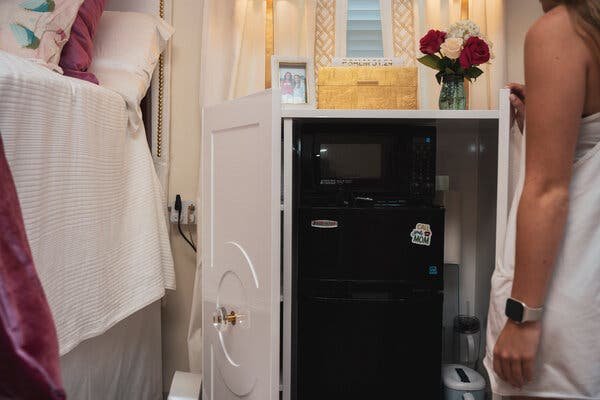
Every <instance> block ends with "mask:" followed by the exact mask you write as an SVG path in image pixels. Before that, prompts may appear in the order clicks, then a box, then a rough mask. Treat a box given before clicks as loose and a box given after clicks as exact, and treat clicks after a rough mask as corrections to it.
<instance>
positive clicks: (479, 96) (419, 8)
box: [414, 0, 506, 109]
mask: <svg viewBox="0 0 600 400" xmlns="http://www.w3.org/2000/svg"><path fill="white" fill-rule="evenodd" d="M414 1H415V32H416V35H415V39H416V41H417V43H415V45H416V46H417V49H418V46H419V43H418V41H419V39H420V38H421V37H423V35H425V33H427V31H428V30H429V29H439V30H445V29H447V28H448V26H449V25H450V24H452V23H454V22H456V21H459V20H460V19H461V18H460V16H461V15H460V11H461V1H460V0H414ZM469 19H471V20H472V21H473V22H475V23H477V24H478V25H479V27H480V28H481V30H482V32H483V33H484V34H486V35H487V37H488V39H489V40H491V41H492V42H493V44H494V47H493V52H494V55H495V58H494V59H493V60H492V63H491V64H489V65H484V66H482V69H483V70H484V72H485V73H484V75H482V76H481V77H479V78H478V79H477V82H475V83H474V84H471V85H470V90H469V108H470V109H490V108H497V107H498V90H499V89H501V88H503V87H504V85H505V84H506V46H505V35H504V4H503V1H502V0H470V1H469ZM417 54H419V53H417ZM434 75H435V72H434V71H433V70H432V69H430V68H427V67H425V66H422V65H420V66H419V98H420V107H421V108H425V109H428V108H429V109H436V108H438V104H437V103H438V97H439V92H440V87H439V85H438V84H437V82H436V80H435V77H434Z"/></svg>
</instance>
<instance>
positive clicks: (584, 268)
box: [485, 0, 600, 399]
mask: <svg viewBox="0 0 600 400" xmlns="http://www.w3.org/2000/svg"><path fill="white" fill-rule="evenodd" d="M542 5H543V7H544V11H545V12H546V14H545V15H544V16H543V17H542V18H540V20H539V21H537V22H536V24H535V25H534V26H533V27H532V28H531V29H530V30H529V32H528V34H527V38H526V40H525V76H526V81H527V101H526V102H527V115H526V128H527V132H526V155H525V169H524V172H522V174H521V180H520V184H519V190H518V191H517V193H516V195H515V198H516V200H517V201H515V202H514V204H513V207H512V209H511V212H510V215H509V221H508V228H507V236H506V242H505V248H504V250H503V253H502V254H503V255H502V256H501V257H500V259H499V260H498V265H497V267H496V270H495V271H494V275H493V278H492V293H491V301H490V312H489V319H488V341H487V343H488V349H487V354H486V359H485V365H486V368H487V369H488V371H489V373H490V379H491V382H492V387H493V391H494V392H495V393H497V394H500V395H503V396H511V398H512V399H521V398H528V399H531V398H534V399H535V398H546V399H547V398H551V399H600V0H562V1H560V0H554V1H551V0H542ZM523 94H524V93H523ZM512 101H513V102H514V103H519V99H518V98H517V97H516V96H514V95H513V97H512Z"/></svg>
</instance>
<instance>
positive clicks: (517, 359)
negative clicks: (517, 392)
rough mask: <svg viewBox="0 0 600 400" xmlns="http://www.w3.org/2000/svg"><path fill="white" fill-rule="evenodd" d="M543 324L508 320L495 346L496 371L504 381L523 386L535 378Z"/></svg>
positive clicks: (519, 386) (515, 385)
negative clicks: (518, 322)
mask: <svg viewBox="0 0 600 400" xmlns="http://www.w3.org/2000/svg"><path fill="white" fill-rule="evenodd" d="M541 333H542V325H541V322H540V321H536V322H525V323H523V324H517V323H516V322H514V321H511V320H508V321H507V322H506V325H504V329H503V330H502V332H501V333H500V336H499V337H498V341H497V342H496V347H494V371H495V372H496V374H497V375H498V376H499V377H500V378H501V379H502V380H504V381H506V382H509V383H510V384H511V385H513V386H514V387H518V388H521V387H523V385H525V384H526V383H529V382H531V380H532V379H533V370H534V368H535V359H536V356H537V351H538V346H539V344H540V335H541Z"/></svg>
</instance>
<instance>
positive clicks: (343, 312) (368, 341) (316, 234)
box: [292, 205, 444, 400]
mask: <svg viewBox="0 0 600 400" xmlns="http://www.w3.org/2000/svg"><path fill="white" fill-rule="evenodd" d="M297 229H298V231H297V232H298V237H297V265H296V268H295V277H294V292H295V295H294V300H295V307H294V309H295V314H296V318H294V323H293V332H294V334H293V338H292V347H293V359H294V360H295V362H294V363H293V376H294V379H293V382H292V388H293V390H292V392H293V393H294V394H295V396H293V398H295V399H296V400H320V399H323V400H334V399H340V400H341V399H344V400H353V399H357V400H358V399H360V400H364V399H399V398H402V397H400V396H401V393H402V391H403V389H402V388H407V387H411V388H419V397H418V398H421V399H437V398H439V397H440V392H441V391H440V370H441V343H442V301H443V293H442V289H443V268H442V267H443V251H444V241H443V234H444V210H443V209H442V208H438V207H434V206H426V205H415V206H408V205H405V206H401V207H366V208H353V207H341V208H335V207H322V208H319V207H300V209H299V210H298V218H297Z"/></svg>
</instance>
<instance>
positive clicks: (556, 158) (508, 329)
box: [494, 7, 589, 387]
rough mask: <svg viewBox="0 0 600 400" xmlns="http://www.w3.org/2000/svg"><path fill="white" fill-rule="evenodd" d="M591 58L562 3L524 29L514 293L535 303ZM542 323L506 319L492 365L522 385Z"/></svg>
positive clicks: (562, 199) (554, 234) (541, 294)
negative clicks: (522, 161) (522, 151)
mask: <svg viewBox="0 0 600 400" xmlns="http://www.w3.org/2000/svg"><path fill="white" fill-rule="evenodd" d="M588 63H589V51H588V50H587V48H586V46H585V44H584V43H583V41H582V40H581V39H580V38H579V36H578V35H577V33H576V32H575V30H574V29H573V26H572V25H571V21H570V18H569V15H568V12H567V10H566V9H565V8H564V7H557V8H556V9H554V10H553V11H551V12H550V13H548V14H547V15H545V16H544V17H542V18H541V19H540V20H539V21H538V22H537V23H536V24H535V25H534V26H533V27H532V28H531V30H530V31H529V33H528V34H527V38H526V41H525V75H526V82H527V115H526V127H527V136H526V137H527V142H526V146H527V147H526V167H525V186H524V188H523V193H522V195H521V201H520V204H519V210H518V216H517V245H516V265H515V276H514V283H513V289H512V295H511V296H512V297H513V298H515V299H517V300H520V301H522V302H524V303H525V304H527V305H528V306H530V307H541V306H543V304H544V301H545V297H546V293H547V290H548V284H549V281H550V278H551V276H552V271H553V267H554V262H555V258H556V254H557V251H558V248H559V246H560V243H561V241H562V238H563V233H564V226H565V221H566V218H567V211H568V202H569V184H570V181H571V173H572V168H573V157H574V152H575V145H576V143H577V137H578V134H579V128H580V123H581V116H582V112H583V108H584V102H585V87H586V71H587V65H589V64H588ZM541 329H542V326H541V322H528V323H524V324H516V323H514V322H512V321H510V320H509V321H508V322H507V324H506V326H505V328H504V330H503V331H502V333H501V335H500V337H499V338H498V341H497V343H496V348H495V349H494V370H495V371H496V373H497V374H498V375H499V376H500V377H501V378H502V379H504V380H507V381H509V382H510V383H511V384H512V385H514V386H517V387H521V386H522V385H523V384H524V383H526V382H528V381H530V380H531V379H532V378H533V368H534V361H535V357H536V353H537V348H538V344H539V337H540V333H541ZM565 329H568V327H565Z"/></svg>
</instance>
